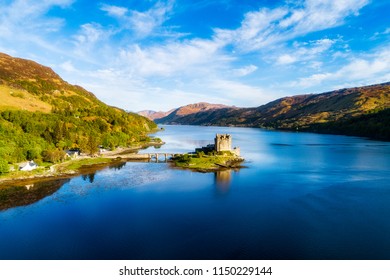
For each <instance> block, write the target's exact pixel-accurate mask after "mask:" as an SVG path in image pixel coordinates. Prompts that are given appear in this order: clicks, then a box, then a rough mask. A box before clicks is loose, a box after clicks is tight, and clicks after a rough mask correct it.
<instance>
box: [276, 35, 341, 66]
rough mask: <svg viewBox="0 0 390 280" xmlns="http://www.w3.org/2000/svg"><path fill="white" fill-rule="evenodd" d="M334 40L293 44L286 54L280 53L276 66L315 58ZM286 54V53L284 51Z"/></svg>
mask: <svg viewBox="0 0 390 280" xmlns="http://www.w3.org/2000/svg"><path fill="white" fill-rule="evenodd" d="M335 42H336V41H335V40H331V39H321V40H316V41H309V42H304V43H298V42H296V43H294V44H293V46H292V47H291V48H290V49H289V50H288V53H281V54H280V55H278V57H277V58H276V62H277V63H278V64H292V63H296V62H302V61H308V60H312V59H315V58H317V56H318V55H320V54H322V53H323V52H325V51H328V50H329V49H330V48H331V47H332V46H333V44H334V43H335ZM286 52H287V51H286Z"/></svg>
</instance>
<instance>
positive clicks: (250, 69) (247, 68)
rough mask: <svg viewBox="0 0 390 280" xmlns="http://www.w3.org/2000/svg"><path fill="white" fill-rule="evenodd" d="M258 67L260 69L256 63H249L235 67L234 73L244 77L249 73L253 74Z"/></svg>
mask: <svg viewBox="0 0 390 280" xmlns="http://www.w3.org/2000/svg"><path fill="white" fill-rule="evenodd" d="M257 69H258V67H257V66H256V65H253V64H251V65H248V66H245V67H242V68H238V69H233V75H234V76H237V77H244V76H247V75H249V74H252V73H253V72H255V71H256V70H257Z"/></svg>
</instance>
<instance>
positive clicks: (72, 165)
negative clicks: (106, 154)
mask: <svg viewBox="0 0 390 280" xmlns="http://www.w3.org/2000/svg"><path fill="white" fill-rule="evenodd" d="M110 162H112V159H110V158H100V157H98V158H86V159H79V160H72V161H69V162H66V163H64V164H61V169H62V168H64V169H67V170H77V169H79V168H81V167H83V166H88V165H94V164H104V163H110Z"/></svg>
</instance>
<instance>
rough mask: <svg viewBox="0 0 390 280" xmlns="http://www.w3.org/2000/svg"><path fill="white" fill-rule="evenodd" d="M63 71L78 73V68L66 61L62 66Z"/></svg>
mask: <svg viewBox="0 0 390 280" xmlns="http://www.w3.org/2000/svg"><path fill="white" fill-rule="evenodd" d="M60 67H61V69H63V70H65V71H67V72H76V68H75V67H74V65H73V64H72V62H71V61H69V60H68V61H65V62H64V63H62V64H60Z"/></svg>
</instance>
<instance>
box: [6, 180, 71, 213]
mask: <svg viewBox="0 0 390 280" xmlns="http://www.w3.org/2000/svg"><path fill="white" fill-rule="evenodd" d="M69 180H70V179H58V180H51V181H41V182H28V183H26V184H25V185H17V186H12V185H11V186H0V211H2V210H7V209H9V208H13V207H17V206H25V205H29V204H33V203H35V202H37V201H39V200H41V199H43V198H45V197H47V196H50V195H52V194H53V193H55V192H56V191H58V190H59V189H60V188H61V187H62V185H64V184H65V183H67V182H69Z"/></svg>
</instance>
